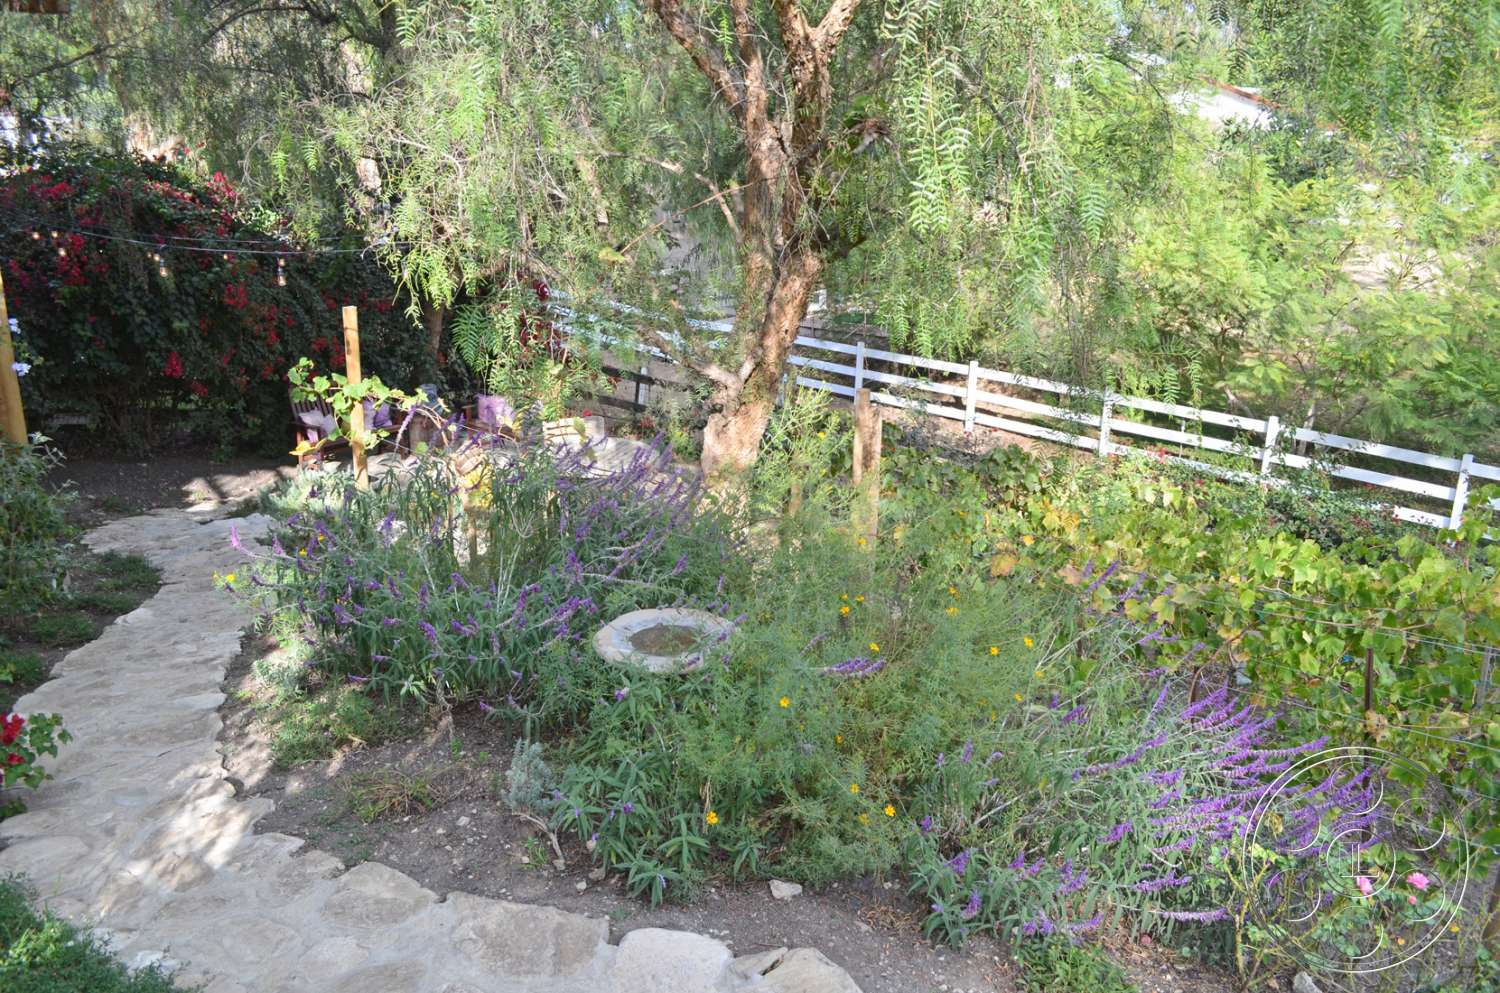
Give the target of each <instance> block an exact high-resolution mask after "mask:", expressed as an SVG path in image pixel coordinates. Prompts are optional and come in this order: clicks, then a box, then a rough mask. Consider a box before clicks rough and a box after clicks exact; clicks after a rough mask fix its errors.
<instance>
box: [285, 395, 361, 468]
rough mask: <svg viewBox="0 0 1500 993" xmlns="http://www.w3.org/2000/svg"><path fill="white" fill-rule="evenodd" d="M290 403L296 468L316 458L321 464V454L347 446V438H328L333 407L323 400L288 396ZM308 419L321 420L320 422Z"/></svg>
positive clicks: (304, 465)
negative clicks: (293, 427)
mask: <svg viewBox="0 0 1500 993" xmlns="http://www.w3.org/2000/svg"><path fill="white" fill-rule="evenodd" d="M289 399H290V400H291V404H292V423H293V425H294V426H295V428H296V431H297V468H298V469H302V468H304V467H306V465H307V463H308V462H310V461H312V460H313V459H316V460H317V462H318V465H320V466H321V465H322V464H323V456H324V455H325V454H327V453H328V452H330V451H334V450H336V449H338V448H348V447H349V440H348V439H347V438H330V437H329V435H330V434H331V433H332V430H333V425H334V424H335V421H334V417H333V408H332V407H330V406H329V405H328V404H327V402H325V401H323V400H298V399H296V398H295V397H289ZM309 421H322V422H323V423H321V424H316V423H309Z"/></svg>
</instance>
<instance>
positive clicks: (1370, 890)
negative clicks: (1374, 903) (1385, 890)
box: [1354, 876, 1375, 896]
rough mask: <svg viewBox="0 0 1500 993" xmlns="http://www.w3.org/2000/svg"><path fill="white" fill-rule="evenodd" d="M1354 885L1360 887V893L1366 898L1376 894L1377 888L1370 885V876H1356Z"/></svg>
mask: <svg viewBox="0 0 1500 993" xmlns="http://www.w3.org/2000/svg"><path fill="white" fill-rule="evenodd" d="M1354 885H1356V886H1358V887H1359V891H1360V892H1361V893H1363V894H1364V895H1365V896H1371V895H1373V894H1374V893H1375V887H1374V886H1371V885H1370V877H1369V876H1355V877H1354Z"/></svg>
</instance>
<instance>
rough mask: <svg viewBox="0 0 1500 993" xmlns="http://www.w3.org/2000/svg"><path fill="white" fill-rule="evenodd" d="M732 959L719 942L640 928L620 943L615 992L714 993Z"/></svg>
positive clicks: (723, 985) (723, 986) (721, 987)
mask: <svg viewBox="0 0 1500 993" xmlns="http://www.w3.org/2000/svg"><path fill="white" fill-rule="evenodd" d="M732 960H733V956H732V955H731V954H730V952H729V949H728V947H726V946H725V945H724V943H723V942H722V941H715V940H714V939H713V938H705V937H704V936H703V935H701V934H692V933H691V932H688V931H667V930H664V929H662V928H654V927H649V928H640V929H639V930H636V931H631V932H630V933H629V934H627V935H626V936H625V937H624V938H623V939H622V940H621V941H620V948H619V950H618V951H617V952H616V953H615V964H614V969H613V970H612V978H613V980H614V986H613V990H614V993H717V991H720V990H724V989H726V976H725V973H726V971H727V969H728V967H729V963H730V962H731V961H732Z"/></svg>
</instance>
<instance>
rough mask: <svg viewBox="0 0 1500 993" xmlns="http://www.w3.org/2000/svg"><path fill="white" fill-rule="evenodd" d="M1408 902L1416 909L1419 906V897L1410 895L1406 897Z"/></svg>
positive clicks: (1413, 894)
mask: <svg viewBox="0 0 1500 993" xmlns="http://www.w3.org/2000/svg"><path fill="white" fill-rule="evenodd" d="M1406 902H1407V903H1409V904H1411V905H1412V906H1413V907H1415V906H1416V905H1417V895H1416V894H1415V893H1408V894H1407V895H1406Z"/></svg>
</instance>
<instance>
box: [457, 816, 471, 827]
mask: <svg viewBox="0 0 1500 993" xmlns="http://www.w3.org/2000/svg"><path fill="white" fill-rule="evenodd" d="M458 826H459V827H468V826H469V818H468V816H467V815H466V816H464V817H460V818H459V819H458Z"/></svg>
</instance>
